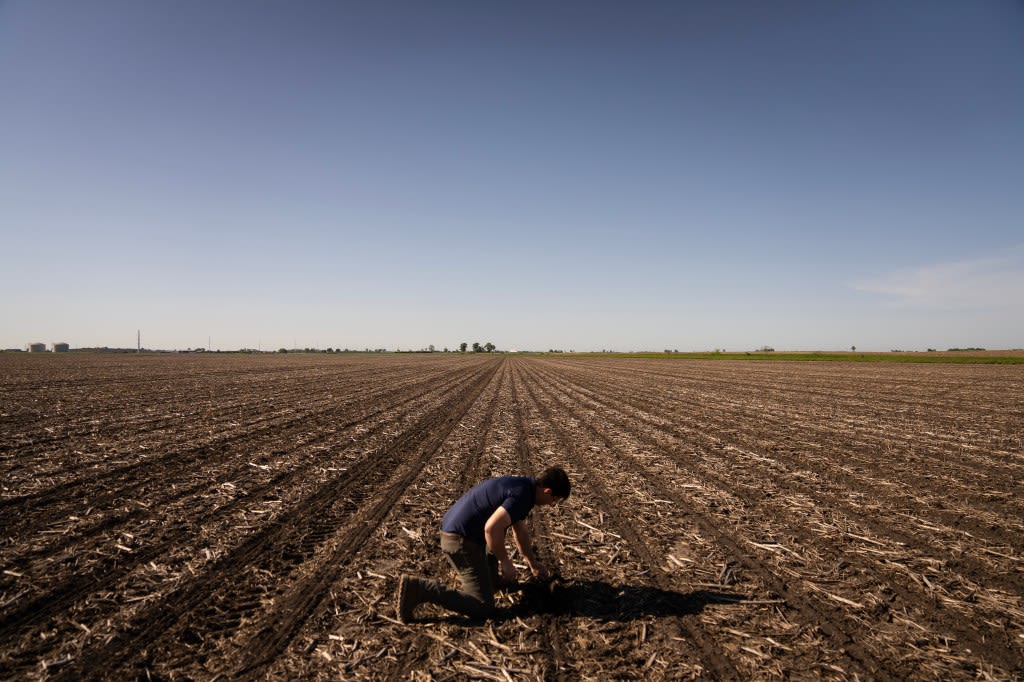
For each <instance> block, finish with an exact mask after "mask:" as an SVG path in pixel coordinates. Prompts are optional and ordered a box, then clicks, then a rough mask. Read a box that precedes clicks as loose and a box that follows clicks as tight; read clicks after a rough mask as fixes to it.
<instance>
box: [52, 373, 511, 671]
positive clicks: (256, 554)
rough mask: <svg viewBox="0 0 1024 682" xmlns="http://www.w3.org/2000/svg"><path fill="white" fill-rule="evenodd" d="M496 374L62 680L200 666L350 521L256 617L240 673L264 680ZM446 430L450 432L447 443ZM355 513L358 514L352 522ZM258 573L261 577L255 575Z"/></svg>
mask: <svg viewBox="0 0 1024 682" xmlns="http://www.w3.org/2000/svg"><path fill="white" fill-rule="evenodd" d="M496 369H497V365H494V364H491V365H490V366H486V365H485V366H484V367H483V368H482V369H478V370H477V371H476V373H475V374H473V375H472V378H471V380H470V381H469V382H468V384H467V385H466V386H465V387H464V388H463V389H462V390H461V391H459V392H458V393H457V394H454V395H452V397H451V399H450V400H448V401H446V402H445V403H443V404H441V405H440V406H439V407H438V408H436V409H435V410H433V411H431V412H430V413H428V414H427V415H426V416H424V417H423V418H422V419H420V420H419V421H418V422H417V424H416V425H415V426H413V427H412V428H410V429H409V430H408V431H406V432H404V433H402V434H401V435H399V437H398V438H397V439H396V440H395V441H394V442H392V443H391V444H389V445H388V446H386V447H385V448H383V449H382V450H381V451H380V452H378V453H376V454H375V455H373V456H368V457H366V458H364V459H363V460H360V461H359V462H358V463H353V464H352V465H351V466H350V467H349V469H348V471H346V472H344V474H343V475H341V476H338V477H337V478H335V479H333V480H332V481H330V482H328V483H327V484H326V485H324V486H322V487H320V488H319V489H317V490H316V491H315V492H314V493H313V494H311V495H309V496H308V497H307V498H306V499H305V500H303V501H302V502H301V503H299V504H297V505H295V506H294V507H292V508H291V509H290V510H289V511H288V512H285V513H283V514H282V516H281V517H280V518H278V519H276V520H275V521H274V522H273V523H272V524H271V525H270V526H269V527H267V528H264V529H262V530H261V531H259V532H257V533H255V534H254V535H252V536H249V537H247V538H246V540H245V542H244V543H243V544H242V545H240V546H239V547H237V548H236V549H235V550H233V551H231V552H229V553H228V554H226V555H225V556H223V557H221V558H220V559H218V560H216V561H214V562H212V565H211V566H210V567H209V568H208V570H207V571H205V572H204V573H203V574H202V575H201V576H199V577H198V578H197V579H195V580H193V581H190V582H188V583H187V584H186V585H184V586H183V587H182V588H180V589H178V590H175V591H174V592H172V593H170V594H168V595H167V596H165V597H164V598H162V599H160V600H158V601H157V602H156V603H154V604H152V605H151V606H149V607H147V608H145V609H143V610H142V611H141V613H139V614H137V615H136V616H135V618H133V621H132V626H131V627H130V628H129V629H128V631H127V632H126V633H121V634H120V636H115V637H114V638H113V639H111V640H110V641H108V642H107V643H105V644H103V645H101V646H99V647H97V648H94V649H91V650H86V651H84V652H83V653H82V655H81V656H79V658H77V659H76V660H75V661H73V662H72V663H70V664H69V665H68V666H66V667H65V668H63V669H61V670H60V672H59V673H58V675H57V679H76V678H78V677H79V676H82V675H84V674H87V672H88V671H90V670H101V669H102V670H108V671H114V670H117V669H120V668H122V667H123V666H124V665H126V664H128V663H130V661H131V660H132V659H134V660H135V667H136V668H137V669H138V670H137V672H138V673H139V674H145V670H146V669H148V668H149V667H150V666H151V665H152V664H153V663H154V662H155V661H154V657H155V656H157V655H158V653H165V654H167V655H168V656H169V659H168V660H167V661H165V662H166V663H169V664H170V665H171V666H172V667H178V666H181V665H184V664H185V663H186V662H187V661H189V660H193V659H197V660H200V661H202V660H204V659H205V658H206V655H204V654H203V652H202V651H201V650H200V651H195V648H196V647H197V646H198V645H200V644H208V643H209V642H210V641H211V640H212V641H213V643H214V645H215V646H214V647H213V649H214V650H216V648H217V647H216V645H217V643H222V642H224V641H226V640H227V639H228V638H229V637H230V636H231V634H232V633H234V632H236V631H237V630H238V629H239V628H240V627H241V626H242V624H243V621H244V620H246V619H247V618H253V617H255V618H257V619H258V616H257V614H256V612H257V611H258V610H259V609H260V608H261V606H262V605H261V598H262V597H263V596H264V595H266V594H267V588H266V586H265V585H263V584H262V583H261V582H260V580H259V576H260V572H261V571H266V572H268V573H269V574H270V576H271V577H274V580H278V581H279V580H281V574H283V573H288V572H290V571H293V570H294V569H295V568H296V567H298V566H299V565H301V564H302V563H304V562H305V561H307V560H309V559H310V558H312V557H313V556H314V554H315V553H316V551H317V549H318V547H319V546H321V545H323V544H325V543H327V541H329V540H330V539H331V538H332V536H335V535H336V534H337V528H338V527H340V526H342V525H343V524H345V523H346V522H348V527H347V528H346V530H345V531H344V532H343V534H342V535H341V536H340V537H338V538H337V541H336V543H334V547H333V548H331V549H330V550H329V553H330V556H329V557H328V558H327V560H326V561H325V562H324V563H322V564H321V565H320V567H319V568H317V569H315V570H312V571H311V572H310V573H308V574H307V575H306V576H304V577H302V578H299V579H298V581H297V582H296V583H295V584H294V585H293V586H292V587H291V589H289V590H288V592H287V594H286V595H283V596H282V595H278V596H277V597H275V598H274V601H273V603H274V611H272V612H271V613H269V614H268V615H267V616H265V617H264V618H263V619H262V621H260V620H257V622H259V623H260V625H259V626H258V628H259V629H258V631H257V632H256V634H255V635H253V636H252V637H251V638H249V639H248V641H247V642H246V645H245V646H244V647H242V649H241V651H240V652H239V653H238V656H241V657H242V658H243V661H242V662H239V661H237V660H236V661H235V666H234V667H233V670H234V674H236V675H238V676H243V677H253V676H255V675H256V674H258V672H259V670H260V669H261V668H263V667H265V666H266V665H268V664H269V663H271V662H272V661H273V660H274V658H275V657H276V656H277V655H279V654H280V653H281V652H282V651H283V650H284V648H286V647H287V645H288V643H289V642H290V641H291V639H292V637H294V635H295V633H296V632H297V631H298V629H299V628H300V627H301V625H302V624H303V623H304V622H305V621H306V619H307V618H308V617H309V616H310V615H311V614H312V613H313V612H314V611H315V610H316V609H318V608H320V607H321V605H322V604H323V602H324V599H325V598H326V596H327V595H326V591H327V589H328V588H329V586H330V584H331V583H332V582H333V578H334V576H335V575H336V574H337V572H338V570H339V568H341V567H342V566H343V565H344V564H346V563H347V562H348V561H350V560H351V558H352V556H353V555H354V554H355V553H356V552H357V551H358V550H359V548H360V547H361V546H362V544H363V543H364V542H365V541H366V539H367V538H368V537H369V535H370V534H371V533H372V532H373V530H374V529H376V527H377V525H378V524H379V523H380V522H381V520H382V519H383V518H384V517H385V516H386V514H387V511H388V510H389V509H390V507H391V505H393V504H394V502H395V501H396V500H397V499H398V498H399V497H400V496H401V494H402V493H403V491H404V490H405V489H406V488H407V487H408V485H409V484H410V483H411V481H412V480H413V479H414V478H415V477H416V475H418V474H419V471H420V468H421V466H422V464H423V463H424V462H425V461H426V460H428V459H429V458H430V457H431V456H433V454H434V453H435V452H436V449H437V448H438V447H439V446H440V444H441V443H442V442H443V440H444V438H445V437H447V435H448V433H449V432H450V431H451V429H452V428H454V425H455V424H456V423H458V421H459V419H461V418H462V415H463V414H464V413H465V412H466V410H467V409H468V408H469V406H470V405H471V404H472V403H473V401H475V400H476V398H477V397H478V396H479V394H480V393H481V392H482V390H483V388H484V387H485V386H486V385H487V383H488V381H489V380H490V379H491V377H493V375H494V373H495V372H496ZM439 433H440V434H442V435H441V436H438V434H439ZM413 450H418V451H419V452H418V455H417V456H416V457H415V458H414V459H413V460H412V462H411V463H410V458H409V457H408V453H409V452H410V451H413ZM389 475H390V476H396V475H397V480H395V482H393V483H391V484H390V485H388V487H387V488H386V490H384V491H381V489H380V482H381V480H382V479H385V478H387V477H388V476H389ZM371 497H372V498H374V499H376V500H377V501H376V502H375V503H374V504H373V505H372V506H371V508H370V510H369V511H368V512H367V513H366V514H365V515H363V514H358V512H359V506H358V503H357V502H355V500H365V499H368V498H371ZM339 501H342V503H341V504H339ZM354 514H357V516H356V517H353V515H354ZM271 569H274V570H271ZM254 575H256V576H257V577H256V578H253V576H254ZM275 576H276V577H275ZM252 627H257V626H252ZM139 668H141V669H139ZM221 672H229V670H223V671H221Z"/></svg>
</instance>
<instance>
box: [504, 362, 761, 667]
mask: <svg viewBox="0 0 1024 682" xmlns="http://www.w3.org/2000/svg"><path fill="white" fill-rule="evenodd" d="M527 376H529V374H528V373H527ZM533 383H534V384H536V385H540V386H542V385H543V384H544V381H543V380H541V379H537V378H536V377H533ZM523 387H524V389H525V390H526V393H527V396H528V397H529V399H530V400H531V402H532V404H533V405H534V407H535V408H536V409H537V411H538V412H539V413H540V414H541V415H543V417H544V418H545V420H546V421H547V422H548V424H549V425H550V427H551V430H552V432H553V433H554V435H555V437H556V439H557V440H558V443H559V445H560V446H561V447H562V449H563V450H564V451H565V453H566V455H567V456H569V457H571V459H572V461H573V464H575V465H576V466H577V467H578V468H579V469H580V470H582V471H583V472H585V477H586V482H587V485H588V486H590V487H591V488H592V489H593V490H594V492H595V493H596V494H597V497H598V500H599V504H600V505H601V506H602V507H603V508H604V510H605V514H606V516H607V518H608V520H609V521H610V522H611V524H612V525H613V526H614V527H615V532H616V533H617V534H618V535H620V536H621V537H622V538H623V539H625V540H626V541H627V542H628V543H629V548H630V550H631V551H633V552H635V553H636V556H637V558H639V560H640V562H641V563H642V564H643V565H644V566H645V567H646V571H647V575H649V576H650V579H651V581H652V582H653V583H654V584H655V587H657V588H658V589H661V590H665V591H669V592H671V591H673V589H674V586H673V585H672V583H671V581H670V580H667V579H666V578H665V576H664V575H663V574H662V573H661V572H660V571H659V569H658V566H659V562H658V561H657V560H656V559H655V558H654V553H653V551H652V550H651V547H650V546H649V545H648V543H647V541H646V540H645V539H644V538H643V537H642V536H641V535H640V534H638V533H637V532H636V531H635V530H634V524H632V523H630V522H629V521H628V520H627V519H626V518H625V517H624V516H623V515H622V514H621V513H620V511H619V510H620V507H619V506H618V505H616V504H614V503H613V500H614V496H612V495H611V494H610V493H609V492H608V489H607V488H606V487H605V485H604V483H603V482H602V481H603V478H604V475H603V474H602V472H598V471H596V470H595V469H594V468H593V467H592V466H590V464H589V463H588V462H587V456H585V455H583V454H582V453H580V452H579V450H578V449H577V447H576V445H575V443H574V442H573V439H572V438H571V437H570V436H569V434H568V433H566V431H565V429H563V428H562V426H561V425H560V424H559V422H558V420H557V418H556V417H555V415H554V414H553V412H552V410H551V409H550V408H548V406H547V405H546V404H544V403H543V402H542V401H541V400H540V399H539V398H538V397H537V394H536V392H535V391H534V390H533V389H532V387H531V386H530V384H529V383H527V382H525V381H524V383H523ZM570 413H571V410H570ZM693 620H694V618H693V617H692V616H686V615H683V616H672V617H671V618H670V620H669V621H668V622H669V623H671V627H672V628H673V629H674V630H675V631H676V632H677V634H678V635H679V636H681V637H684V638H685V639H687V640H688V641H691V642H693V643H694V644H695V645H696V648H697V653H698V656H699V657H700V661H701V664H702V665H703V667H704V669H705V670H706V671H707V672H708V673H710V675H711V677H712V678H713V679H716V680H741V679H743V677H742V676H741V675H740V673H739V671H738V670H737V669H736V667H735V666H734V665H733V663H732V661H730V660H728V659H727V658H725V657H724V656H722V655H721V654H719V653H718V652H717V651H716V649H715V647H714V646H713V645H712V643H711V642H709V641H708V638H707V637H706V636H705V635H704V633H703V632H702V630H701V626H700V623H694V622H692V621H693Z"/></svg>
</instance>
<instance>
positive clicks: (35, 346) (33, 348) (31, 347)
mask: <svg viewBox="0 0 1024 682" xmlns="http://www.w3.org/2000/svg"><path fill="white" fill-rule="evenodd" d="M28 352H29V353H45V352H46V344H45V343H30V344H28Z"/></svg>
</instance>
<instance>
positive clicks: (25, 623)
mask: <svg viewBox="0 0 1024 682" xmlns="http://www.w3.org/2000/svg"><path fill="white" fill-rule="evenodd" d="M453 383H457V380H455V381H453V382H445V383H444V384H442V385H441V386H440V387H431V388H428V389H427V390H424V391H421V392H420V393H417V394H415V395H413V396H411V397H409V398H406V399H403V400H402V401H401V402H399V403H397V404H395V405H387V406H385V407H382V408H379V409H376V410H374V411H372V412H370V413H367V414H366V415H364V416H363V417H360V418H358V419H356V420H353V421H351V422H348V423H346V424H343V425H341V427H340V428H339V429H337V431H335V432H330V431H323V432H321V433H320V434H319V435H318V436H317V437H315V438H313V439H311V440H306V441H304V442H303V444H302V447H303V448H309V447H312V446H315V445H317V444H318V443H320V442H323V441H325V440H327V439H328V438H338V437H342V436H343V435H344V431H346V430H348V429H350V428H354V427H355V426H358V425H360V424H362V423H364V422H365V421H369V420H371V419H373V418H375V417H378V416H380V415H382V414H383V413H385V412H393V411H394V410H395V409H397V408H398V407H400V406H403V405H408V404H410V403H412V402H414V401H417V400H419V399H420V398H422V397H424V396H426V395H428V394H431V393H443V392H444V391H446V390H448V389H449V388H450V387H451V385H452V384H453ZM378 404H380V403H378ZM387 425H388V422H379V423H377V424H376V425H374V426H373V427H371V428H370V429H368V430H367V431H365V432H364V433H362V434H360V435H361V436H362V438H363V439H366V438H369V437H372V436H373V435H374V434H376V433H377V432H379V431H381V430H382V429H384V428H385V427H386V426H387ZM292 438H293V434H291V433H288V434H283V435H280V436H279V437H277V438H276V440H277V441H278V442H287V441H288V440H290V439H292ZM323 456H327V457H329V456H330V453H329V452H326V451H325V452H323ZM217 464H219V461H218V462H212V463H210V466H207V467H206V469H208V470H210V471H217V470H218V469H217V466H216V465H217ZM310 464H312V463H307V465H306V466H307V467H308V466H309V465H310ZM242 467H243V468H242V470H241V471H242V474H241V475H239V476H236V477H234V478H233V479H232V480H234V481H235V484H236V485H243V484H244V482H245V481H246V480H248V478H249V476H250V474H248V471H251V470H252V468H251V467H249V466H248V464H243V465H242ZM200 473H202V472H200ZM305 475H306V469H304V468H294V469H291V470H288V471H284V472H282V473H280V474H277V475H276V476H275V477H273V478H272V479H270V480H269V481H267V482H265V483H262V484H259V485H257V486H255V487H251V488H248V489H247V490H246V492H245V493H244V494H242V495H239V496H237V497H235V498H234V499H232V500H231V501H230V502H227V503H225V504H222V505H221V506H219V507H217V508H216V509H214V510H212V511H210V512H206V513H203V514H202V518H203V521H204V523H206V524H209V523H212V522H216V521H217V520H218V519H222V518H226V517H228V516H230V515H231V514H233V513H234V512H235V511H237V510H238V509H239V508H241V507H242V506H244V505H245V504H248V503H251V502H253V501H254V500H259V499H261V498H262V497H263V496H265V495H268V494H270V493H272V492H273V491H275V490H280V489H281V488H282V486H286V485H288V484H289V483H291V482H292V481H294V480H297V479H299V478H301V477H302V476H305ZM150 478H152V476H151V477H150ZM195 478H199V479H200V481H199V482H198V483H196V484H193V485H190V486H184V487H178V488H176V489H173V494H171V495H168V496H167V497H165V498H162V499H157V500H154V501H151V504H150V506H151V507H153V508H157V509H161V508H166V507H167V506H169V505H170V504H172V503H174V502H177V501H181V500H187V499H194V498H195V496H196V494H197V493H199V492H201V491H203V490H206V489H208V488H209V481H208V480H207V478H206V477H205V476H196V477H195ZM168 490H172V489H171V488H168ZM196 513H198V511H197V510H193V515H195V514H196ZM152 514H153V512H152V511H151V509H149V508H143V509H136V510H134V511H133V512H130V513H128V514H125V515H122V516H118V517H108V519H106V520H105V521H103V522H101V523H99V524H97V525H95V526H93V527H91V528H89V529H87V532H85V533H84V534H83V535H81V536H79V537H77V538H75V537H70V538H69V537H67V536H61V537H63V538H67V539H66V540H64V541H63V543H62V544H61V545H58V546H57V547H52V546H51V547H44V548H40V549H39V550H37V554H39V555H40V556H45V555H54V554H58V555H59V554H63V553H69V552H70V549H72V548H73V549H75V550H76V551H77V553H79V554H80V553H81V552H82V551H83V548H81V547H78V546H74V545H76V544H78V543H81V542H82V541H84V540H89V539H93V538H97V537H98V536H100V535H101V534H103V533H105V532H108V531H110V530H112V529H114V528H116V527H117V526H119V525H123V524H125V523H129V522H131V521H132V520H142V519H144V518H146V517H151V516H152ZM180 526H181V522H180V520H178V521H176V522H173V523H172V524H169V525H167V526H166V527H165V528H166V530H165V532H164V534H163V537H162V538H160V539H158V540H156V541H150V542H147V543H145V544H144V545H142V546H141V547H139V548H136V549H135V550H134V551H133V552H132V553H131V554H130V555H128V556H117V557H112V558H111V560H110V561H108V562H107V564H106V565H100V566H95V565H94V566H90V569H91V570H90V572H89V573H88V574H76V575H72V576H70V577H68V578H67V579H66V580H64V581H63V582H61V583H59V584H57V585H56V586H53V587H50V588H48V589H47V591H46V592H45V593H43V594H41V595H39V596H38V597H36V598H35V599H32V600H31V601H29V602H26V603H24V604H21V605H20V606H18V607H17V608H15V609H12V610H10V611H8V612H7V613H4V614H3V615H2V617H0V647H6V646H9V645H10V644H11V642H12V641H14V640H15V639H17V638H18V637H21V636H23V635H24V632H25V630H26V629H27V628H31V627H33V626H37V625H39V624H41V623H43V622H45V621H46V620H47V619H49V618H51V617H52V616H54V615H56V614H58V613H60V612H62V611H64V610H66V609H67V608H69V607H70V606H71V605H73V604H74V603H76V602H78V601H79V600H81V599H83V598H86V597H87V596H88V595H90V594H95V593H97V592H101V591H105V590H112V589H113V588H114V586H115V585H116V583H117V582H118V581H119V580H120V579H122V578H123V577H124V576H126V575H128V574H130V573H131V572H132V571H134V570H135V569H136V568H138V567H139V566H142V565H145V564H147V563H148V562H150V561H153V560H155V559H157V558H159V557H161V556H163V555H164V554H165V553H166V552H167V551H168V550H169V549H170V548H173V547H177V546H179V545H181V544H182V534H188V531H187V530H185V529H183V528H181V527H180ZM30 558H31V555H23V556H22V557H21V559H24V560H28V559H30Z"/></svg>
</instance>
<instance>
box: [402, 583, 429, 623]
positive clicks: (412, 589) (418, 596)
mask: <svg viewBox="0 0 1024 682" xmlns="http://www.w3.org/2000/svg"><path fill="white" fill-rule="evenodd" d="M422 601H423V587H422V585H420V581H419V580H417V579H416V578H413V577H412V576H408V575H403V576H402V577H401V578H400V579H399V581H398V620H400V621H402V622H403V623H409V622H411V621H412V612H413V611H415V610H416V607H417V606H419V605H420V603H421V602H422Z"/></svg>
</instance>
